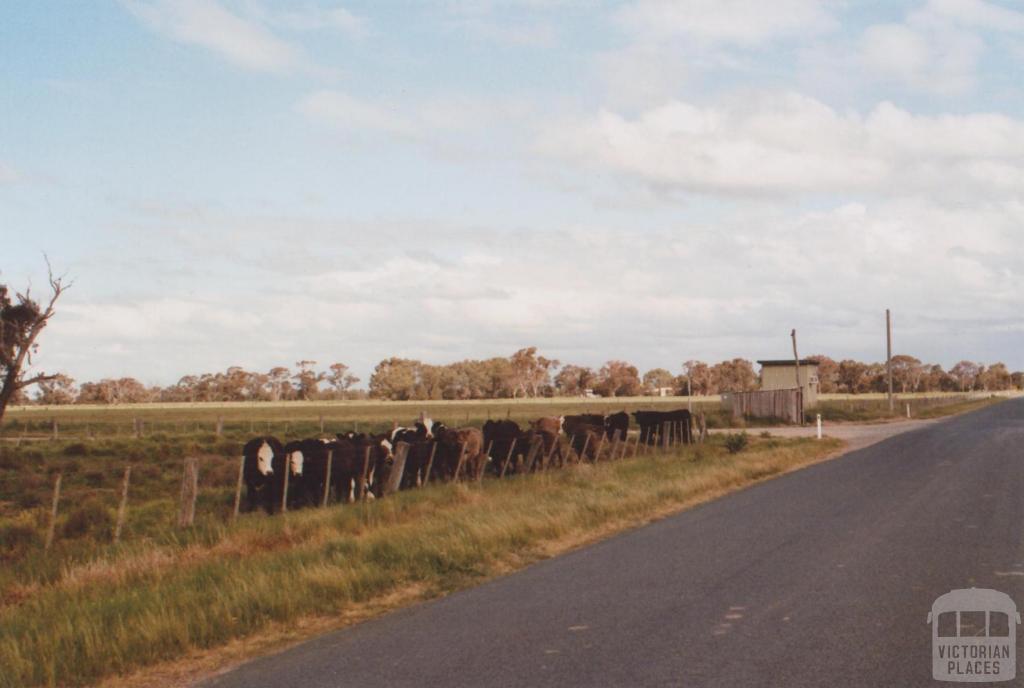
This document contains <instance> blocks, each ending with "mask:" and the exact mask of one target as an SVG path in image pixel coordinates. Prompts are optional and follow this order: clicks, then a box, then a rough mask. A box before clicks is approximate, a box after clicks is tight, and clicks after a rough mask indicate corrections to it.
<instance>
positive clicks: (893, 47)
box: [861, 22, 984, 96]
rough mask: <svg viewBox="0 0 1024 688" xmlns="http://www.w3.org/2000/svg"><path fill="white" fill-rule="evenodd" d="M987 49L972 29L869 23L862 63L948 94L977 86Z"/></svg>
mask: <svg viewBox="0 0 1024 688" xmlns="http://www.w3.org/2000/svg"><path fill="white" fill-rule="evenodd" d="M983 50H984V43H983V42H982V40H981V39H980V38H978V37H977V36H976V35H974V34H973V33H971V32H968V31H964V30H961V29H959V28H957V27H955V26H951V25H945V24H943V23H936V22H927V23H925V22H911V23H909V24H880V25H875V26H871V27H869V28H868V29H867V30H866V31H865V32H864V36H863V38H862V41H861V55H862V60H863V63H864V65H865V66H866V67H867V68H868V69H869V70H871V71H872V72H873V73H874V74H876V75H878V76H880V77H882V78H883V79H886V80H891V81H895V82H897V83H898V84H901V85H904V86H909V87H911V88H913V89H916V90H919V91H925V92H931V93H936V94H938V95H945V96H953V95H960V94H963V93H967V92H969V91H970V90H972V89H973V88H974V87H975V83H976V72H977V69H978V62H979V60H980V59H981V55H982V52H983Z"/></svg>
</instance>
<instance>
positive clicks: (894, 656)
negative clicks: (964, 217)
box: [208, 400, 1024, 688]
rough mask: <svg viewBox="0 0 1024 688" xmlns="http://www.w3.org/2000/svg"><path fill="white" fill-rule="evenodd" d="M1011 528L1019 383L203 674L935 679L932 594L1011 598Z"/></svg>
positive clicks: (231, 680) (1020, 468)
mask: <svg viewBox="0 0 1024 688" xmlns="http://www.w3.org/2000/svg"><path fill="white" fill-rule="evenodd" d="M1022 525H1024V400H1014V401H1007V402H1004V403H1002V404H997V405H995V406H992V407H988V408H985V409H982V410H980V411H977V412H974V413H971V414H968V415H964V416H958V417H955V418H952V419H949V420H947V421H944V422H941V423H936V424H932V425H928V426H925V427H922V428H919V429H916V430H912V431H910V432H907V433H905V434H902V435H899V436H896V437H892V438H890V439H887V440H884V441H882V442H880V443H878V444H874V445H872V446H870V447H868V448H865V449H861V450H859V451H855V452H853V453H850V454H848V455H846V456H844V457H842V458H840V459H837V460H835V461H831V462H827V463H824V464H819V465H817V466H813V467H811V468H808V469H805V470H802V471H799V472H797V473H794V474H791V475H789V476H786V477H783V478H779V479H776V480H772V481H768V482H766V483H762V484H760V485H757V486H755V487H752V488H750V489H747V490H743V491H741V492H738V493H736V494H733V495H731V496H728V497H725V498H722V499H719V500H717V501H715V502H712V503H710V504H706V505H704V506H701V507H698V508H695V509H692V510H690V511H686V512H684V513H681V514H679V515H677V516H674V517H671V518H668V519H665V520H663V521H659V522H657V523H654V524H652V525H649V526H646V527H643V528H640V529H638V530H635V531H631V532H629V533H625V534H623V535H620V536H618V537H614V538H612V539H610V540H607V541H604V542H602V543H599V544H597V545H594V546H591V547H587V548H586V549H582V550H579V551H576V552H573V553H570V554H567V555H565V556H561V557H558V558H555V559H551V560H548V561H545V562H542V563H539V564H537V565H534V566H531V567H530V568H528V569H526V570H524V571H521V572H519V573H516V574H513V575H510V576H507V577H504V578H501V579H498V580H495V581H492V582H490V583H487V584H484V585H481V586H479V587H477V588H474V589H471V590H466V591H464V592H461V593H457V594H454V595H451V596H450V597H447V598H444V599H441V600H437V601H434V602H430V603H426V604H422V605H418V606H416V607H413V608H410V609H407V610H404V611H400V612H397V613H393V614H390V615H388V616H386V617H383V618H381V619H378V620H376V621H372V622H368V623H364V624H361V625H359V626H355V627H352V628H348V629H345V630H342V631H338V632H335V633H331V634H329V635H326V636H323V637H321V638H318V639H316V640H313V641H311V642H308V643H304V644H302V645H299V646H297V647H295V648H293V649H291V650H288V651H286V652H284V653H281V654H278V655H275V656H271V657H266V658H263V659H260V660H256V661H254V662H251V663H249V664H246V665H244V666H242V667H240V668H238V669H236V670H234V671H232V672H231V673H228V674H224V675H222V676H220V677H217V678H215V679H213V680H211V681H210V682H209V683H208V685H209V686H239V687H245V688H256V687H259V686H301V687H302V688H318V687H321V686H324V687H326V686H331V687H340V686H359V688H369V687H371V686H389V687H391V686H394V687H399V686H410V687H412V686H415V687H417V688H420V687H422V686H467V687H472V688H483V687H486V686H495V687H497V686H501V687H507V686H529V687H531V688H536V687H540V686H557V687H558V688H566V687H568V686H588V687H589V686H627V687H631V688H632V687H638V686H687V687H692V686H727V687H728V688H737V687H744V686H815V687H817V686H837V687H841V686H856V687H857V688H862V687H864V686H901V687H903V686H934V685H940V684H937V683H935V682H934V681H933V680H932V678H931V636H930V630H929V626H928V625H927V624H926V621H925V619H926V617H927V614H928V612H929V610H930V608H931V604H932V601H933V600H934V599H935V598H936V597H938V596H939V595H941V594H943V593H945V592H948V591H949V590H951V589H954V588H965V587H971V586H976V587H979V588H986V587H987V588H995V589H997V590H1001V591H1003V592H1005V593H1007V594H1009V595H1010V596H1011V597H1013V598H1014V599H1015V600H1016V601H1017V602H1018V604H1021V603H1024V542H1022V534H1024V529H1022ZM1021 644H1024V643H1021ZM1017 657H1018V658H1017V663H1018V665H1020V666H1021V667H1022V668H1021V670H1020V672H1019V675H1018V680H1017V683H1016V685H1020V684H1022V683H1024V679H1022V678H1021V677H1022V676H1024V662H1022V659H1021V653H1020V652H1019V651H1018V655H1017ZM1002 685H1007V684H1002Z"/></svg>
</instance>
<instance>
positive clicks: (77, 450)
mask: <svg viewBox="0 0 1024 688" xmlns="http://www.w3.org/2000/svg"><path fill="white" fill-rule="evenodd" d="M88 455H89V447H88V445H86V444H84V443H82V442H74V443H72V444H69V445H68V446H66V447H64V456H88Z"/></svg>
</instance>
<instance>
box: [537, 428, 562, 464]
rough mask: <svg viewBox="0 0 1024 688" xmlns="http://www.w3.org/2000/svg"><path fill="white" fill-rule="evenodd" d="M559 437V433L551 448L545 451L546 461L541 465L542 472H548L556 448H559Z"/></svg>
mask: <svg viewBox="0 0 1024 688" xmlns="http://www.w3.org/2000/svg"><path fill="white" fill-rule="evenodd" d="M559 439H560V438H559V437H558V435H555V441H554V442H552V443H551V449H550V450H549V451H547V452H545V456H544V461H543V462H542V463H541V465H540V470H541V472H546V471H547V470H548V466H550V465H551V461H552V459H553V458H554V456H555V450H556V449H558V440H559Z"/></svg>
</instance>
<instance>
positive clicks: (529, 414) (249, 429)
mask: <svg viewBox="0 0 1024 688" xmlns="http://www.w3.org/2000/svg"><path fill="white" fill-rule="evenodd" d="M977 396H979V395H978V394H973V395H971V394H960V393H933V394H901V395H897V400H896V409H895V412H894V414H890V412H889V410H888V403H887V401H886V397H885V395H884V394H857V395H843V394H831V395H830V394H824V395H820V401H819V404H818V406H817V407H816V408H813V409H808V414H809V416H810V417H811V418H813V414H814V413H817V412H820V413H821V414H822V416H823V418H824V419H825V420H836V421H841V420H857V421H863V420H879V419H885V418H888V417H891V416H898V417H903V416H905V413H906V408H905V405H906V404H910V406H911V415H912V416H914V417H916V416H917V415H918V414H917V413H916V412H918V411H923V410H924V409H929V408H934V407H936V406H943V405H946V404H953V403H959V402H962V401H964V400H965V399H967V398H970V397H977ZM980 396H988V395H987V394H983V395H980ZM677 408H691V409H692V410H693V411H694V412H703V413H705V414H706V415H707V417H708V425H709V426H710V427H728V426H732V425H737V423H735V422H734V421H733V420H732V419H731V418H730V417H729V416H728V414H727V413H726V412H725V411H724V410H723V409H722V406H721V401H720V399H719V397H717V396H709V397H693V398H692V399H688V398H687V397H617V398H593V399H581V398H551V399H547V398H544V399H493V400H473V401H429V402H423V401H408V402H396V401H333V402H316V401H312V402H302V401H288V402H279V403H274V402H256V403H245V402H234V403H220V404H218V403H202V404H186V403H182V404H127V405H121V406H90V405H83V406H78V405H74V406H24V407H15V408H12V409H10V410H9V411H8V413H7V415H6V416H5V418H4V421H3V423H2V424H0V437H5V438H7V439H17V438H24V439H26V440H28V439H42V438H48V437H52V436H53V426H54V423H55V422H56V425H57V436H58V438H61V437H63V438H69V437H73V438H78V439H90V438H96V437H114V436H124V437H134V435H135V431H136V427H139V428H140V430H141V432H142V434H143V435H146V434H154V433H163V434H165V435H195V434H197V433H209V432H215V431H216V429H217V425H218V421H221V422H222V430H223V433H224V434H225V435H228V436H237V437H242V436H251V435H252V434H254V433H272V434H277V435H282V436H289V437H290V436H305V435H309V434H314V433H318V432H320V428H321V425H320V424H321V420H322V421H323V429H324V431H326V432H329V433H332V432H341V431H345V430H351V429H357V430H362V431H368V432H383V431H384V430H386V429H388V428H390V427H391V426H392V423H398V424H399V425H402V424H408V423H411V422H412V421H414V420H415V419H416V417H417V416H418V415H419V413H420V412H421V411H423V412H426V413H427V414H428V415H429V416H431V417H432V418H434V419H436V420H442V421H444V422H445V423H447V424H448V425H452V426H456V425H474V426H479V425H481V424H483V422H484V421H485V420H487V419H491V418H494V419H497V418H511V419H512V420H515V421H516V422H518V423H519V424H520V425H525V424H526V423H527V422H529V421H531V420H534V419H536V418H539V417H541V416H557V415H562V414H569V413H612V412H615V411H621V410H626V411H636V410H654V409H661V410H668V409H677ZM770 424H771V423H766V422H763V421H757V420H748V421H746V422H742V423H739V424H738V425H741V426H750V427H756V426H758V425H770Z"/></svg>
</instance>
